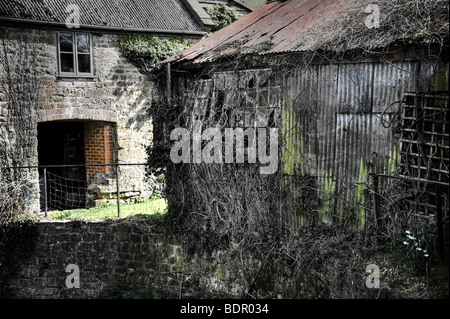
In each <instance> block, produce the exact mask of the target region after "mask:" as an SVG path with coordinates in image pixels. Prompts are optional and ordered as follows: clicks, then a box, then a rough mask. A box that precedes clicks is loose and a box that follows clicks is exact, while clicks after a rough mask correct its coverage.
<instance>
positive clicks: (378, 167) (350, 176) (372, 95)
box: [189, 61, 431, 227]
mask: <svg viewBox="0 0 450 319" xmlns="http://www.w3.org/2000/svg"><path fill="white" fill-rule="evenodd" d="M430 65H431V64H422V65H421V64H419V62H415V61H411V62H398V63H397V62H391V63H354V64H332V65H321V64H312V65H310V66H309V67H308V68H300V67H297V68H291V69H289V70H287V71H286V70H283V71H280V70H271V69H263V70H246V71H236V72H221V73H216V74H215V75H214V76H213V80H212V81H213V83H212V82H205V81H199V82H197V83H196V88H195V89H193V90H192V91H191V92H193V95H192V96H191V98H192V99H193V100H194V101H195V102H189V103H200V104H202V103H203V104H202V105H203V107H204V105H206V104H205V103H206V100H207V99H208V96H212V97H213V98H212V99H213V100H214V99H216V97H217V95H218V91H223V92H224V94H225V95H224V96H225V97H224V101H225V102H224V104H225V105H228V106H231V107H233V108H235V109H236V108H237V109H238V110H239V109H240V110H242V112H244V111H247V113H246V114H247V119H245V118H244V124H246V125H247V126H249V125H251V123H253V122H252V121H254V120H255V118H256V116H255V113H254V112H255V110H256V111H257V110H258V108H264V107H267V106H269V107H270V108H273V109H276V110H279V111H278V112H279V113H278V116H279V121H278V123H279V128H280V132H281V133H282V134H281V135H282V138H281V143H282V144H281V145H280V148H281V150H282V154H281V159H280V160H281V166H280V167H279V169H280V170H281V171H282V172H283V175H284V176H283V177H282V178H281V180H280V186H281V188H282V190H288V192H287V193H288V194H289V195H288V196H287V197H286V198H285V200H286V202H284V203H283V204H282V206H281V207H282V212H281V213H282V214H283V216H284V217H285V218H286V221H287V222H289V223H290V224H292V225H297V226H299V225H302V224H303V223H304V222H305V220H306V215H305V214H306V213H307V212H301V211H300V212H299V211H298V210H296V207H298V206H296V204H298V201H299V199H300V198H301V194H302V192H303V191H304V189H303V188H302V187H303V186H301V185H299V184H298V183H296V182H295V179H296V176H314V177H316V179H317V186H318V187H317V194H318V195H319V197H320V198H321V199H322V202H321V203H320V207H318V210H320V211H321V212H322V213H323V212H327V211H328V212H330V211H334V213H335V214H336V216H337V218H338V219H339V217H345V216H346V215H348V214H353V215H354V216H353V217H354V218H353V219H354V220H355V221H357V222H358V223H359V226H360V227H363V226H364V223H365V218H366V214H369V213H370V211H368V212H365V211H364V210H362V209H361V208H362V206H363V205H364V201H365V199H364V198H363V187H362V184H363V183H364V182H365V181H367V180H368V174H369V173H370V172H377V173H384V174H392V173H393V172H394V170H395V168H396V164H397V163H398V161H399V160H400V159H399V139H398V136H395V132H396V127H395V126H396V125H397V124H398V123H397V122H396V121H395V120H396V117H397V116H398V115H399V114H398V110H399V106H400V103H398V102H400V101H401V99H402V97H403V93H405V92H411V91H415V90H416V89H417V83H422V85H421V86H422V87H423V86H424V85H426V83H427V82H429V81H430V78H428V76H426V77H425V78H423V79H420V78H419V79H418V77H417V76H416V74H424V75H428V74H430V72H429V71H426V70H422V71H421V70H420V68H430ZM206 83H208V85H205V84H206ZM204 100H205V101H204ZM215 101H216V100H214V101H210V103H211V104H212V105H214V104H215ZM252 112H253V113H252ZM244 113H245V112H244ZM336 194H339V198H337V197H335V195H336ZM322 213H321V217H323V218H326V216H324V215H323V214H322ZM328 217H330V216H328ZM369 217H370V216H369ZM330 219H331V217H330Z"/></svg>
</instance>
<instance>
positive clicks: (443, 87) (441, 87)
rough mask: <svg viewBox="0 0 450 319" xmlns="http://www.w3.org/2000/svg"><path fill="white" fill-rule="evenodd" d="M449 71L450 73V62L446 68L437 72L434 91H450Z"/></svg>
mask: <svg viewBox="0 0 450 319" xmlns="http://www.w3.org/2000/svg"><path fill="white" fill-rule="evenodd" d="M448 73H449V64H448V63H447V66H446V68H445V70H443V71H441V72H438V73H436V76H435V79H434V87H433V91H448V90H449V86H448Z"/></svg>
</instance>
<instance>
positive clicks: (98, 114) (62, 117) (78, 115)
mask: <svg viewBox="0 0 450 319" xmlns="http://www.w3.org/2000/svg"><path fill="white" fill-rule="evenodd" d="M37 118H38V120H37V121H38V122H51V121H67V120H91V121H102V122H113V123H116V122H117V120H118V116H117V113H116V112H114V111H109V110H99V109H87V108H83V107H65V108H57V109H45V110H38V111H37Z"/></svg>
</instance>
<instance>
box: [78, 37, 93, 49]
mask: <svg viewBox="0 0 450 319" xmlns="http://www.w3.org/2000/svg"><path fill="white" fill-rule="evenodd" d="M77 50H78V52H79V53H89V52H90V39H89V35H88V34H77Z"/></svg>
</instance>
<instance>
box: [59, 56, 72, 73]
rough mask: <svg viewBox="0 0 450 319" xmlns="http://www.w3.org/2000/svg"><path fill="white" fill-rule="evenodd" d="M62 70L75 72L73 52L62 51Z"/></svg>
mask: <svg viewBox="0 0 450 319" xmlns="http://www.w3.org/2000/svg"><path fill="white" fill-rule="evenodd" d="M61 72H74V66H73V54H72V53H61Z"/></svg>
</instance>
